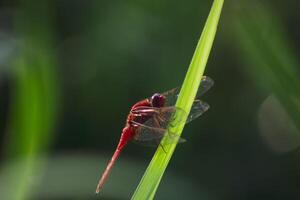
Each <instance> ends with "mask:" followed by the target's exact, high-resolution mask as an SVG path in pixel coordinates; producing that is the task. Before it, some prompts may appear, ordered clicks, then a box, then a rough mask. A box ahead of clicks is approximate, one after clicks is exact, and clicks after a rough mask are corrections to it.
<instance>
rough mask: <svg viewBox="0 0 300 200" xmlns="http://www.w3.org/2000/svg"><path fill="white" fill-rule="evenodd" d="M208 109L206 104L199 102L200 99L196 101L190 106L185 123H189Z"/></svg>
mask: <svg viewBox="0 0 300 200" xmlns="http://www.w3.org/2000/svg"><path fill="white" fill-rule="evenodd" d="M208 109H209V105H208V103H206V102H204V101H201V100H200V99H196V100H195V101H194V103H193V105H192V108H191V111H190V114H189V116H188V117H187V120H186V122H185V123H189V122H191V121H193V120H194V119H196V118H197V117H199V116H201V115H202V114H203V113H204V112H206V111H207V110H208Z"/></svg>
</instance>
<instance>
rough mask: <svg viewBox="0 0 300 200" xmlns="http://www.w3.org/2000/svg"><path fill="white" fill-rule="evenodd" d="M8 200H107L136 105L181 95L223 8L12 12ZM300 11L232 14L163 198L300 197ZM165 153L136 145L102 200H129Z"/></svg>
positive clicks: (5, 21)
mask: <svg viewBox="0 0 300 200" xmlns="http://www.w3.org/2000/svg"><path fill="white" fill-rule="evenodd" d="M0 2H1V3H0V130H1V132H0V138H1V140H0V141H1V143H0V147H1V154H0V161H1V168H0V199H8V200H9V199H13V200H19V199H21V200H22V199H30V200H31V199H49V200H50V199H51V200H52V199H53V200H54V199H57V200H58V199H97V198H99V196H98V197H97V196H95V195H94V190H95V186H96V184H97V181H98V178H99V176H100V175H101V173H102V171H103V170H104V168H105V166H106V163H107V161H108V160H109V158H110V156H111V155H112V153H113V151H114V150H115V147H116V144H117V142H118V139H119V136H120V134H121V130H122V128H123V126H124V124H125V119H126V116H127V114H128V111H129V109H130V107H131V105H133V104H134V103H135V102H137V101H138V100H141V99H143V98H145V97H148V96H151V95H152V94H153V93H155V92H163V91H166V90H168V89H171V88H173V87H176V86H180V85H181V84H182V81H183V79H184V76H185V73H186V71H187V68H188V66H189V62H190V60H191V57H192V54H193V52H194V49H195V46H196V44H197V41H198V39H199V36H200V34H201V31H202V28H203V27H204V23H205V20H206V18H207V16H208V13H209V10H210V6H211V4H212V1H204V0H202V1H196V0H191V1H182V2H176V1H96V0H85V1H84V0H73V1H70V0H54V1H52V0H48V1H45V0H43V1H37V0H27V1H25V0H23V1H21V0H20V1H12V0H6V1H3V0H2V1H0ZM299 9H300V3H299V2H298V1H293V0H287V1H280V0H268V1H267V0H264V1H225V3H224V7H223V11H222V15H221V19H220V23H219V27H218V31H217V35H216V38H215V41H214V45H213V49H212V51H211V55H210V58H209V62H208V64H207V66H206V71H205V74H206V75H209V76H210V77H212V78H213V79H214V81H215V85H214V87H213V88H212V89H211V90H210V91H209V92H208V93H207V94H206V95H205V96H204V97H203V99H204V100H205V101H206V102H209V104H210V106H211V108H210V110H209V111H208V112H207V113H205V114H204V115H203V116H201V118H199V119H197V120H195V121H193V122H192V123H190V124H188V125H187V126H186V127H185V129H184V132H183V137H184V138H186V139H187V142H186V143H184V144H180V145H178V146H177V149H176V151H175V154H174V155H173V158H172V160H171V162H170V164H169V166H168V168H167V171H166V173H165V175H164V177H163V179H162V182H161V184H160V186H159V188H158V191H157V194H156V199H201V200H204V199H207V200H227V199H228V200H252V199H255V200H260V199H261V200H266V199H270V200H276V199H278V200H282V199H285V200H295V199H299V198H300V192H299V182H300V155H299V153H300V151H299V145H300V132H299V127H300V116H299V115H300V114H299V113H300V89H299V87H300V84H299V82H300V80H299V59H298V57H299V56H298V55H299V53H300V51H299V49H300V40H299V35H300V29H299V19H300V12H299ZM154 151H155V148H148V147H144V146H139V145H136V144H130V145H128V147H127V148H126V149H125V150H124V152H123V153H122V155H121V157H120V159H119V160H118V162H117V164H116V166H115V168H114V170H113V172H112V174H111V176H110V178H109V179H108V181H107V183H106V185H105V187H104V189H103V192H102V193H101V194H100V198H101V197H102V198H101V199H130V197H131V196H132V194H133V192H134V190H135V188H136V186H137V185H138V183H139V180H140V179H141V177H142V175H143V172H144V171H145V169H146V167H147V165H148V163H149V162H150V160H151V158H152V156H153V153H154Z"/></svg>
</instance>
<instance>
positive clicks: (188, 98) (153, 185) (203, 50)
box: [132, 0, 224, 200]
mask: <svg viewBox="0 0 300 200" xmlns="http://www.w3.org/2000/svg"><path fill="white" fill-rule="evenodd" d="M223 3H224V0H215V1H214V3H213V5H212V8H211V11H210V14H209V16H208V18H207V21H206V24H205V27H204V29H203V32H202V34H201V37H200V40H199V42H198V44H197V47H196V50H195V53H194V55H193V58H192V61H191V63H190V66H189V69H188V72H187V74H186V77H185V80H184V82H183V85H182V88H181V91H180V94H179V97H178V100H177V102H176V106H177V107H180V108H182V109H183V110H184V111H186V113H189V112H190V109H191V106H192V103H193V101H194V99H195V95H196V93H197V90H198V88H199V85H200V81H201V78H202V75H203V73H204V69H205V66H206V63H207V60H208V56H209V53H210V50H211V47H212V44H213V41H214V37H215V34H216V30H217V25H218V22H219V18H220V14H221V11H222V6H223ZM186 117H187V116H185V118H186ZM175 120H176V119H175ZM183 128H184V124H181V125H178V126H175V127H172V128H170V129H171V131H172V132H174V133H176V134H178V135H181V133H182V130H183ZM162 145H163V146H164V149H165V150H166V152H167V153H165V152H164V150H163V149H162V148H158V149H157V151H156V153H155V155H154V157H153V158H152V161H151V162H150V164H149V166H148V168H147V170H146V172H145V174H144V176H143V178H142V180H141V182H140V184H139V186H138V187H137V189H136V191H135V193H134V194H133V196H132V200H136V199H138V200H141V199H153V198H154V195H155V192H156V190H157V188H158V185H159V183H160V180H161V178H162V176H163V173H164V171H165V169H166V167H167V165H168V163H169V161H170V159H171V157H172V155H173V152H174V150H175V148H176V144H164V141H162Z"/></svg>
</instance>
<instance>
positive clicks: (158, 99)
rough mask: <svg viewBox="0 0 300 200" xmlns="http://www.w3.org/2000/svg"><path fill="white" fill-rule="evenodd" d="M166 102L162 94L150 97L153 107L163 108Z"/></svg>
mask: <svg viewBox="0 0 300 200" xmlns="http://www.w3.org/2000/svg"><path fill="white" fill-rule="evenodd" d="M165 102H166V97H165V96H164V95H162V94H159V93H155V94H154V95H152V97H151V104H152V106H153V107H158V108H159V107H163V106H164V105H165Z"/></svg>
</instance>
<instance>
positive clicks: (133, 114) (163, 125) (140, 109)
mask: <svg viewBox="0 0 300 200" xmlns="http://www.w3.org/2000/svg"><path fill="white" fill-rule="evenodd" d="M213 83H214V82H213V80H212V79H211V78H209V77H207V76H203V77H202V80H201V84H200V87H199V89H198V93H197V95H196V98H195V101H194V103H193V105H192V108H191V111H190V114H189V115H188V117H187V120H186V123H188V122H190V121H192V120H194V119H195V118H197V117H199V116H200V115H201V114H203V113H204V112H205V111H207V110H208V108H209V105H208V104H207V103H205V102H203V101H201V100H200V99H199V97H200V96H201V95H203V94H204V93H205V92H206V91H207V90H209V89H210V88H211V87H212V86H213ZM178 93H179V88H174V89H172V90H169V91H167V92H164V93H161V94H159V93H155V94H153V95H152V96H151V97H150V98H147V99H144V100H142V101H139V102H137V103H136V104H134V105H133V106H132V108H131V110H130V112H129V114H128V117H127V121H126V126H125V128H123V130H122V134H121V138H120V140H119V144H118V146H117V148H116V150H115V153H114V154H113V156H112V158H111V160H110V161H109V163H108V165H107V167H106V169H105V171H104V173H103V175H102V177H101V179H100V180H99V183H98V185H97V188H96V193H99V191H100V190H101V188H102V187H103V184H104V182H105V180H106V179H107V177H108V175H109V173H110V172H111V169H112V167H113V165H114V163H115V161H116V160H117V158H118V157H119V155H120V153H121V151H122V150H123V148H124V146H125V145H126V144H127V143H128V142H129V141H131V140H135V141H140V142H142V143H145V144H147V143H153V142H154V143H156V144H159V143H160V140H161V139H162V138H163V137H164V136H167V141H169V142H184V141H185V140H184V139H182V138H179V137H178V136H176V135H175V134H174V133H171V132H170V131H168V126H170V125H172V126H174V125H176V124H177V123H182V122H183V120H180V119H177V118H176V114H177V113H178V112H181V113H182V112H184V111H183V110H181V109H180V108H176V107H175V106H174V105H175V102H176V100H177V97H178ZM181 116H182V115H181ZM174 119H175V120H174ZM170 122H172V124H170ZM162 148H163V147H162Z"/></svg>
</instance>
